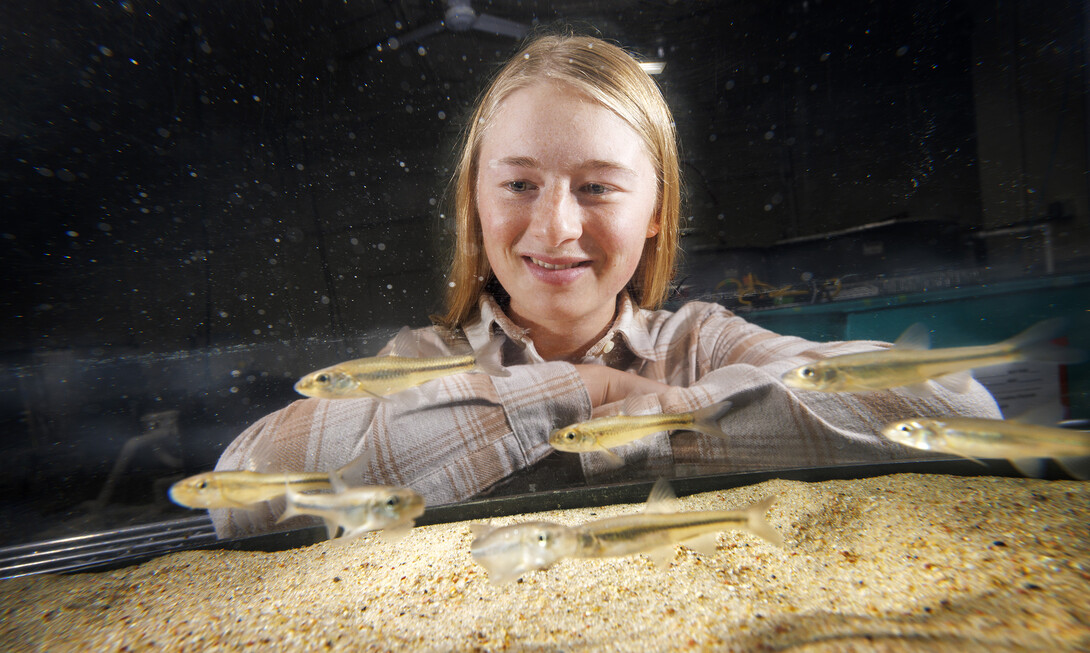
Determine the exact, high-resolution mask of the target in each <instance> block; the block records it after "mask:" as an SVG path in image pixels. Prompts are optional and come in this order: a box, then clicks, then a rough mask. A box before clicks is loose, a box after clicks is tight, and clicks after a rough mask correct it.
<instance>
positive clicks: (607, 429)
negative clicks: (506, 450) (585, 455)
mask: <svg viewBox="0 0 1090 653" xmlns="http://www.w3.org/2000/svg"><path fill="white" fill-rule="evenodd" d="M730 407H731V402H729V401H721V402H719V403H717V404H712V405H711V406H707V407H705V408H701V409H700V410H697V411H693V412H691V413H672V414H661V413H660V414H658V415H615V416H613V417H599V418H597V419H592V420H588V421H586V422H579V423H578V424H572V425H570V426H565V427H564V428H559V429H556V430H555V431H553V432H552V433H550V434H549V444H551V445H552V446H553V448H554V449H558V450H560V451H573V452H581V451H602V450H605V451H607V452H608V450H609V449H610V448H612V447H619V446H621V445H623V444H628V443H629V442H632V441H634V440H639V439H640V438H643V437H647V436H648V435H651V434H652V433H658V432H659V431H672V430H676V429H683V430H687V431H699V432H700V433H704V434H707V435H712V436H715V437H717V438H728V437H730V436H728V435H727V434H726V433H724V432H723V430H722V429H720V428H719V420H720V418H722V417H723V415H724V414H726V412H727V411H728V410H730Z"/></svg>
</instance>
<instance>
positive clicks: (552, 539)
mask: <svg viewBox="0 0 1090 653" xmlns="http://www.w3.org/2000/svg"><path fill="white" fill-rule="evenodd" d="M470 529H471V530H472V532H473V535H474V539H473V544H471V545H470V553H472V555H473V559H474V560H476V561H477V563H478V564H480V565H481V566H482V567H484V568H485V569H487V570H488V578H489V580H490V581H492V582H493V583H496V584H500V583H507V582H510V581H513V580H515V579H516V578H518V577H519V576H522V575H523V574H525V573H526V572H528V571H533V570H535V569H548V568H549V567H551V566H552V565H553V563H555V562H556V561H557V560H560V559H561V558H568V557H573V556H575V552H576V549H577V547H578V545H579V533H578V532H577V531H576V530H575V529H574V528H572V527H570V526H563V525H561V524H553V523H550V522H543V521H534V522H523V523H521V524H512V525H511V526H501V527H499V528H495V527H492V526H486V525H484V524H473V525H472V526H471V527H470Z"/></svg>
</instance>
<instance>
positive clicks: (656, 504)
mask: <svg viewBox="0 0 1090 653" xmlns="http://www.w3.org/2000/svg"><path fill="white" fill-rule="evenodd" d="M643 511H644V512H646V513H651V514H654V513H660V514H661V513H671V512H677V495H676V494H674V488H673V487H671V486H670V481H667V480H666V479H664V478H660V479H659V480H657V481H655V486H654V487H652V488H651V494H650V495H648V497H647V503H646V504H644V506H643Z"/></svg>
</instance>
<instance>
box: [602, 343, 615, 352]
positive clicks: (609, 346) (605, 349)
mask: <svg viewBox="0 0 1090 653" xmlns="http://www.w3.org/2000/svg"><path fill="white" fill-rule="evenodd" d="M611 351H613V341H612V340H610V341H609V342H607V343H606V346H605V347H603V348H602V353H603V354H608V353H609V352H611Z"/></svg>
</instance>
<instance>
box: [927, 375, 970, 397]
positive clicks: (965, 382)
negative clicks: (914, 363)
mask: <svg viewBox="0 0 1090 653" xmlns="http://www.w3.org/2000/svg"><path fill="white" fill-rule="evenodd" d="M931 380H932V381H934V382H935V383H938V384H939V385H941V386H942V387H944V388H946V389H947V390H949V391H950V392H955V393H957V394H959V395H962V394H965V393H966V392H969V388H971V387H972V386H973V372H972V370H962V371H961V372H954V373H953V374H947V375H946V376H940V377H938V378H936V379H931Z"/></svg>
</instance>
